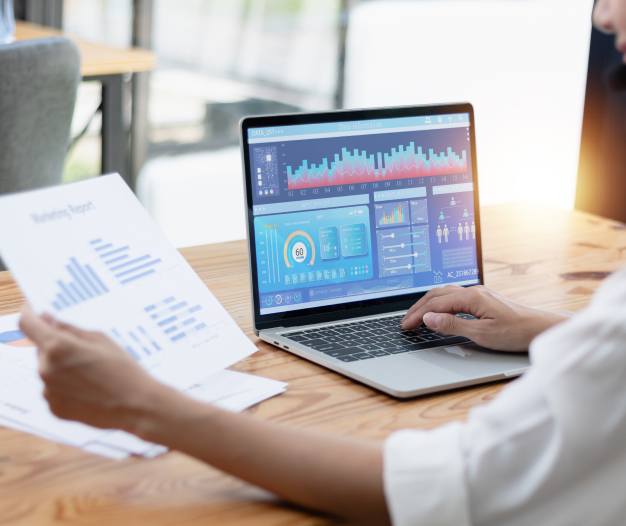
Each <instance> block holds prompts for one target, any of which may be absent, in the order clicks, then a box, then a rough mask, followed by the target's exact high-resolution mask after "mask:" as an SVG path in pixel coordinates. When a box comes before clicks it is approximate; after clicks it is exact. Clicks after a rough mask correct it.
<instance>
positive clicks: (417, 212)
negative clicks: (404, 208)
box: [411, 199, 428, 224]
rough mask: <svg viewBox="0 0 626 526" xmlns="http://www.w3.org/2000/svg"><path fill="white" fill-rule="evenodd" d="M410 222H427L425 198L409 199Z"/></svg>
mask: <svg viewBox="0 0 626 526" xmlns="http://www.w3.org/2000/svg"><path fill="white" fill-rule="evenodd" d="M411 223H412V224H415V223H428V201H427V200H426V199H418V200H416V201H411Z"/></svg>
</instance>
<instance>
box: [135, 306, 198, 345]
mask: <svg viewBox="0 0 626 526" xmlns="http://www.w3.org/2000/svg"><path fill="white" fill-rule="evenodd" d="M144 310H145V311H146V312H147V313H148V314H149V315H150V317H151V318H152V319H153V320H154V322H155V323H156V326H157V327H158V328H159V329H160V330H161V331H163V334H165V336H167V337H168V338H169V339H170V340H171V341H173V342H179V341H182V340H184V339H185V338H187V337H189V336H192V335H193V334H195V333H197V332H200V331H202V330H204V329H206V328H207V324H206V323H204V322H201V321H199V320H197V319H196V317H197V314H195V313H197V312H198V311H200V310H202V306H200V305H190V304H189V303H187V302H186V301H178V300H176V298H175V297H174V296H170V297H169V298H165V299H164V300H163V301H159V302H157V303H154V304H152V305H149V306H148V307H146V308H145V309H144Z"/></svg>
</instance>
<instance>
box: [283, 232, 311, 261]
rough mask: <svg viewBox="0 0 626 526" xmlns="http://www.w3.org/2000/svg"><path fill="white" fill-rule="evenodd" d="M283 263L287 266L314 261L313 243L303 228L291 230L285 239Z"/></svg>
mask: <svg viewBox="0 0 626 526" xmlns="http://www.w3.org/2000/svg"><path fill="white" fill-rule="evenodd" d="M284 256H285V264H286V265H287V267H289V268H293V267H297V266H299V265H313V263H315V245H314V244H313V240H312V239H311V236H309V234H307V233H306V232H304V231H303V230H297V231H296V232H292V233H291V234H290V235H289V237H288V238H287V241H285V250H284Z"/></svg>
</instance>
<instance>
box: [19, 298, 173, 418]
mask: <svg viewBox="0 0 626 526" xmlns="http://www.w3.org/2000/svg"><path fill="white" fill-rule="evenodd" d="M20 330H21V331H22V332H23V333H24V334H25V335H26V336H28V337H29V338H30V339H31V340H33V341H34V342H35V343H36V345H37V354H38V356H39V374H40V376H41V378H42V380H43V381H44V383H45V389H44V397H45V398H46V400H47V401H48V404H49V405H50V409H51V411H52V412H53V413H54V414H55V415H57V416H58V417H60V418H64V419H68V420H78V421H80V422H84V423H86V424H90V425H92V426H96V427H100V428H119V429H126V430H132V429H133V426H134V424H135V421H136V420H137V416H138V414H139V413H140V412H141V411H142V409H143V407H144V406H145V405H146V401H147V400H150V398H153V397H154V394H155V393H156V392H157V391H159V390H162V389H169V388H167V387H166V386H164V385H162V384H160V383H159V382H157V381H156V380H155V379H154V378H152V377H151V376H150V375H149V374H148V373H147V372H146V371H145V370H144V369H143V368H142V367H141V366H140V365H139V364H138V363H137V362H136V361H135V360H134V359H133V358H132V357H131V356H130V355H129V354H128V353H127V352H126V351H124V350H123V349H121V348H120V347H118V346H117V345H116V344H115V342H113V340H111V339H110V338H109V337H108V336H106V335H105V334H102V333H99V332H91V331H84V330H82V329H78V328H76V327H73V326H71V325H68V324H65V323H62V322H60V321H58V320H55V319H54V318H53V317H52V316H50V315H49V314H44V315H42V316H36V315H35V314H34V313H33V311H32V310H31V309H30V308H29V307H25V308H24V310H23V311H22V318H21V320H20Z"/></svg>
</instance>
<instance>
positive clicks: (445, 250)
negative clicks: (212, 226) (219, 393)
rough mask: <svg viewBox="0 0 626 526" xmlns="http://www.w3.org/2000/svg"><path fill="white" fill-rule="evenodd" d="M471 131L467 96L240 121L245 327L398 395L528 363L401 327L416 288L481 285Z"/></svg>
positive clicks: (500, 375)
mask: <svg viewBox="0 0 626 526" xmlns="http://www.w3.org/2000/svg"><path fill="white" fill-rule="evenodd" d="M474 129H475V125H474V111H473V108H472V106H471V104H468V103H460V104H448V105H435V106H412V107H400V108H380V109H366V110H346V111H336V112H326V113H311V114H290V115H274V116H262V117H246V118H244V119H242V121H241V149H242V158H243V166H244V186H245V194H246V214H247V227H248V254H249V263H250V284H251V296H252V315H253V320H254V331H255V334H257V335H258V336H259V337H260V338H261V339H262V340H263V341H266V342H268V343H270V344H272V345H275V346H277V347H279V348H281V349H284V350H286V351H289V352H291V353H293V354H296V355H298V356H301V357H303V358H306V359H308V360H310V361H312V362H314V363H317V364H319V365H322V366H324V367H327V368H329V369H331V370H333V371H336V372H338V373H341V374H343V375H345V376H347V377H349V378H353V379H355V380H357V381H359V382H362V383H363V384H366V385H369V386H371V387H373V388H375V389H378V390H380V391H383V392H385V393H388V394H390V395H393V396H396V397H400V398H406V397H411V396H416V395H422V394H427V393H433V392H437V391H442V390H446V389H453V388H459V387H464V386H468V385H475V384H480V383H486V382H491V381H495V380H501V379H506V378H510V377H513V376H518V375H520V374H522V373H523V372H524V371H525V370H527V369H528V367H529V365H530V363H529V360H528V356H527V355H526V354H520V353H514V354H513V353H501V352H494V351H488V350H486V349H482V348H480V347H478V346H476V345H474V344H472V343H471V342H470V341H469V340H467V339H464V338H459V337H450V336H446V335H441V334H437V333H435V332H433V331H430V330H429V329H428V328H426V327H420V328H417V329H415V330H413V331H403V330H402V329H401V327H400V320H401V319H402V317H403V316H404V314H405V313H406V311H407V310H408V309H409V308H410V306H411V305H412V304H413V303H415V302H416V301H417V300H419V299H420V298H421V297H422V296H423V295H424V294H425V293H426V292H427V291H428V290H430V289H432V288H434V287H441V286H445V285H447V284H455V285H458V286H463V287H469V286H475V285H479V284H484V278H483V265H482V254H481V235H480V213H479V199H478V180H477V168H476V146H475V133H474ZM457 315H458V316H463V317H465V318H469V319H471V316H468V315H467V314H464V313H457Z"/></svg>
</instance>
